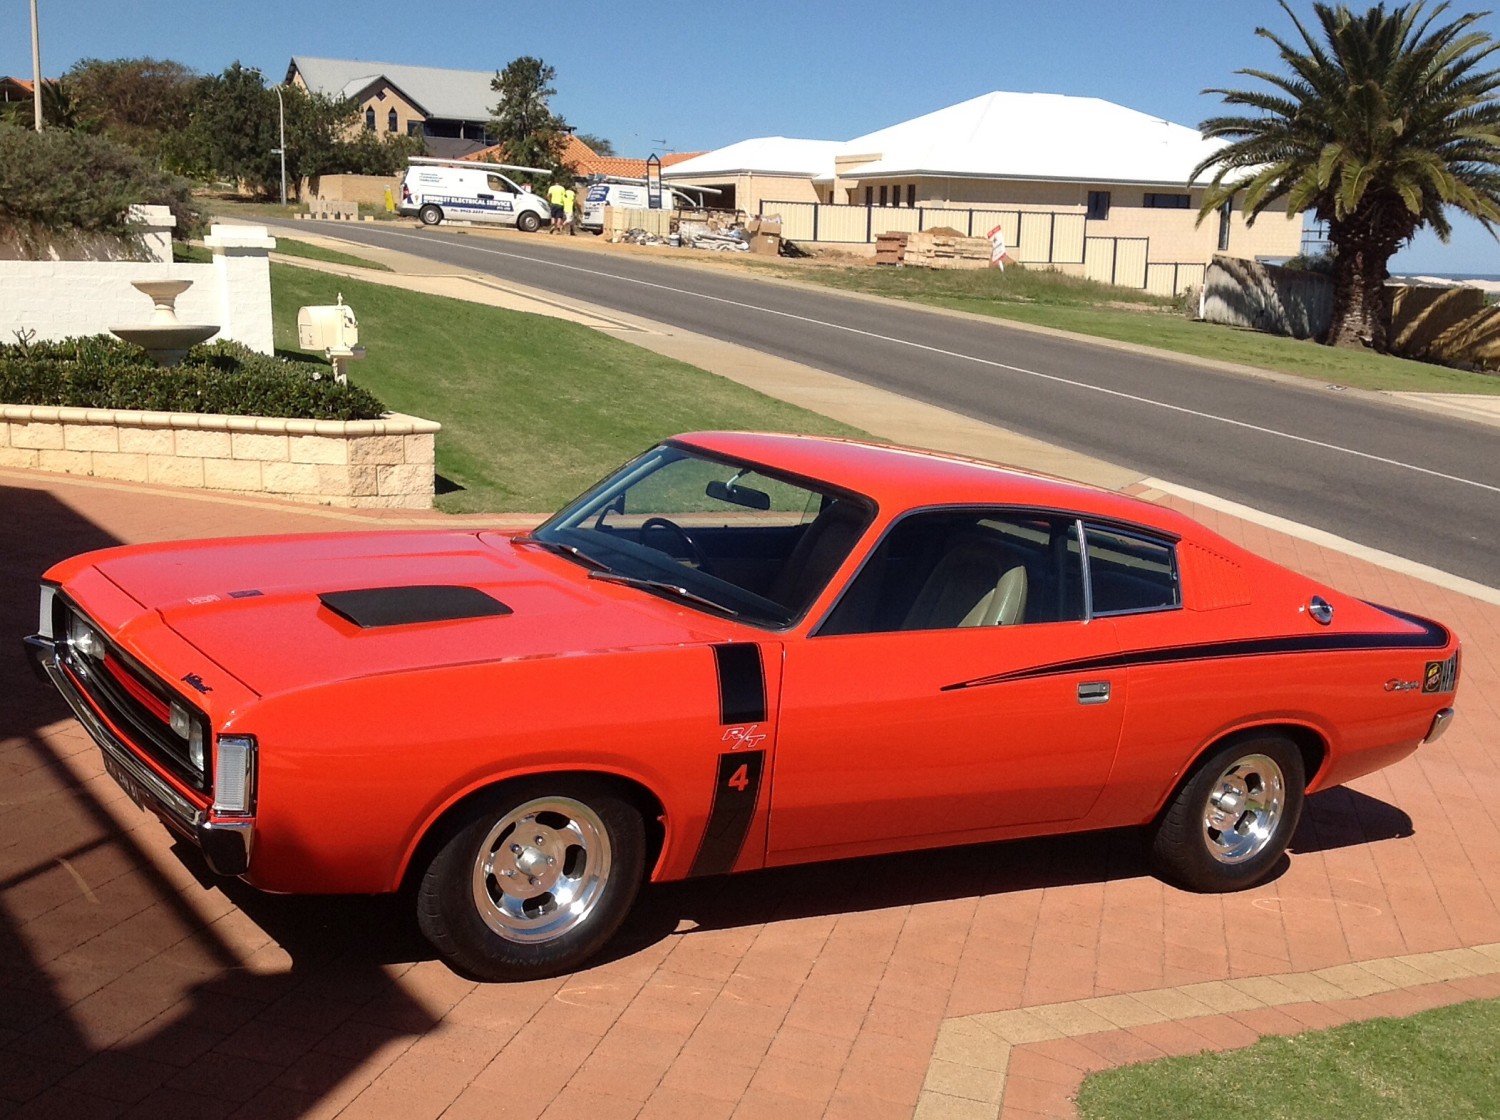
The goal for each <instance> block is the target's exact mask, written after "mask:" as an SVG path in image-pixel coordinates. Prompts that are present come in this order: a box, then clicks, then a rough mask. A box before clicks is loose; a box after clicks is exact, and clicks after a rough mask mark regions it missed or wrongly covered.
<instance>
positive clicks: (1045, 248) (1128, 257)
mask: <svg viewBox="0 0 1500 1120" xmlns="http://www.w3.org/2000/svg"><path fill="white" fill-rule="evenodd" d="M760 212H761V214H762V215H766V216H769V215H777V214H779V215H780V216H781V236H782V237H784V238H787V239H788V240H791V241H821V242H833V243H842V244H854V245H863V244H870V243H872V242H873V241H874V240H875V239H876V238H877V237H879V236H880V235H881V234H882V233H892V232H905V233H920V232H922V231H923V230H929V229H940V228H942V229H956V230H958V232H959V233H961V234H963V235H964V236H965V237H988V236H989V235H990V231H991V230H993V229H994V228H995V227H996V226H999V227H1000V229H1001V230H1002V231H1003V232H1004V236H1005V244H1006V247H1007V251H1008V252H1009V255H1010V258H1011V259H1012V260H1014V261H1017V262H1019V263H1020V264H1025V265H1082V266H1083V274H1084V275H1085V276H1086V277H1088V278H1089V279H1090V280H1098V281H1100V282H1101V283H1104V284H1116V285H1118V286H1120V287H1125V288H1141V289H1144V290H1145V291H1148V292H1150V293H1152V294H1153V295H1161V296H1175V295H1181V294H1182V293H1183V292H1185V291H1187V290H1189V289H1191V288H1196V287H1198V286H1199V285H1201V284H1202V283H1203V277H1204V274H1205V272H1206V270H1207V265H1206V264H1201V263H1186V262H1184V263H1173V262H1160V261H1152V260H1150V240H1149V239H1148V238H1144V237H1090V236H1088V234H1087V228H1088V219H1087V217H1086V216H1085V215H1083V214H1079V213H1072V212H1061V211H1050V210H1002V209H994V208H989V207H970V208H953V209H950V208H940V207H935V206H933V207H928V206H915V207H907V206H850V205H846V204H843V203H833V202H770V201H766V202H762V203H761V206H760Z"/></svg>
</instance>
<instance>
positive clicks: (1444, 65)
mask: <svg viewBox="0 0 1500 1120" xmlns="http://www.w3.org/2000/svg"><path fill="white" fill-rule="evenodd" d="M1280 3H1281V7H1282V10H1283V11H1285V12H1286V14H1287V15H1288V16H1290V17H1291V20H1292V23H1293V24H1294V25H1295V26H1296V28H1297V32H1298V34H1299V35H1300V37H1301V40H1302V41H1301V44H1300V45H1299V46H1298V47H1294V46H1292V45H1290V44H1288V43H1286V42H1284V41H1283V40H1282V39H1280V38H1278V37H1277V36H1276V35H1274V34H1273V33H1271V32H1270V31H1267V30H1266V29H1265V28H1263V27H1260V28H1256V31H1255V33H1256V34H1257V35H1260V36H1262V37H1264V38H1266V39H1269V40H1271V42H1273V43H1275V44H1276V47H1277V49H1278V50H1279V51H1280V53H1281V60H1282V62H1284V63H1285V64H1286V65H1287V67H1288V68H1290V70H1291V73H1290V75H1280V74H1271V73H1267V72H1265V71H1262V70H1241V71H1238V73H1240V74H1244V75H1246V76H1248V77H1252V78H1258V79H1260V80H1261V81H1263V82H1266V83H1267V84H1269V85H1270V86H1272V87H1273V88H1272V90H1271V91H1244V90H1229V89H1209V90H1204V92H1205V93H1217V94H1221V95H1223V98H1224V101H1225V103H1226V104H1228V105H1237V106H1243V107H1245V108H1248V109H1252V110H1254V111H1255V114H1254V115H1251V116H1223V117H1211V118H1210V119H1208V120H1206V121H1204V122H1203V123H1202V124H1201V125H1199V126H1198V127H1199V129H1200V131H1202V133H1203V134H1204V136H1206V137H1210V138H1214V139H1222V140H1227V141H1228V143H1227V144H1226V145H1225V146H1224V147H1223V148H1220V149H1219V151H1218V152H1216V153H1215V154H1214V155H1212V156H1210V157H1209V158H1208V159H1205V160H1204V161H1203V163H1201V164H1200V165H1199V166H1198V167H1197V168H1195V169H1194V170H1193V179H1197V178H1198V176H1199V175H1201V174H1203V173H1204V172H1206V171H1208V170H1209V169H1213V170H1214V177H1213V179H1212V181H1211V184H1210V186H1209V189H1208V190H1207V192H1206V193H1205V195H1204V198H1203V209H1202V211H1201V212H1200V214H1199V221H1202V220H1203V218H1205V217H1207V216H1208V215H1209V214H1211V213H1213V212H1214V211H1215V210H1217V209H1218V208H1219V207H1221V206H1222V205H1224V204H1225V203H1226V202H1229V201H1230V200H1232V199H1233V198H1234V196H1235V195H1237V194H1239V193H1241V192H1243V193H1244V203H1243V206H1244V213H1245V220H1246V221H1247V222H1253V221H1254V220H1255V216H1256V215H1257V214H1259V213H1260V212H1261V211H1262V210H1264V209H1265V208H1266V207H1267V206H1268V205H1270V204H1271V203H1272V202H1275V201H1278V200H1280V199H1282V198H1285V199H1286V201H1287V208H1288V209H1289V210H1291V211H1294V212H1296V211H1311V212H1312V213H1313V214H1314V215H1316V217H1317V218H1318V220H1319V221H1322V222H1326V223H1327V226H1328V239H1329V241H1330V242H1331V244H1332V247H1333V253H1334V299H1333V320H1332V325H1331V326H1330V328H1329V332H1328V337H1327V338H1325V339H1324V341H1325V342H1329V343H1332V344H1333V345H1336V346H1367V347H1369V348H1371V349H1373V350H1376V351H1378V352H1380V353H1385V352H1386V351H1387V350H1388V349H1389V333H1390V309H1389V304H1388V303H1387V302H1386V299H1385V295H1384V287H1385V281H1386V279H1387V278H1388V276H1389V273H1388V272H1387V271H1386V264H1387V262H1388V261H1389V260H1390V258H1391V256H1392V254H1394V253H1395V252H1396V250H1397V249H1399V248H1400V247H1401V246H1402V245H1403V244H1405V243H1406V242H1407V241H1409V240H1410V239H1411V237H1412V235H1413V234H1415V233H1416V232H1417V230H1419V229H1421V228H1422V227H1423V226H1431V227H1432V228H1433V230H1435V231H1436V232H1437V234H1438V236H1439V237H1440V238H1441V239H1442V240H1443V241H1445V242H1446V241H1447V240H1448V237H1449V234H1450V233H1451V227H1450V226H1449V224H1448V219H1447V217H1446V216H1445V213H1446V210H1447V208H1448V207H1453V208H1455V209H1456V210H1459V211H1462V212H1463V213H1466V214H1470V215H1472V216H1473V217H1475V218H1477V219H1478V220H1479V222H1480V223H1481V224H1482V225H1483V226H1484V228H1485V230H1486V231H1487V232H1489V233H1490V234H1491V235H1495V234H1496V226H1497V224H1500V99H1497V90H1500V70H1481V69H1480V66H1481V63H1483V62H1484V61H1485V60H1486V59H1488V58H1489V57H1490V56H1491V55H1493V54H1494V53H1495V52H1496V51H1497V50H1500V42H1496V41H1494V40H1492V39H1491V38H1490V37H1489V36H1488V35H1486V34H1484V33H1483V32H1479V31H1474V30H1471V29H1472V27H1473V25H1474V23H1475V22H1476V21H1477V20H1479V19H1482V18H1483V17H1484V16H1486V15H1488V14H1489V13H1487V12H1475V13H1469V14H1467V15H1463V16H1461V17H1459V18H1458V19H1456V20H1454V21H1453V22H1452V23H1447V24H1443V25H1442V26H1435V24H1436V22H1437V20H1438V17H1440V16H1441V15H1442V14H1443V13H1444V12H1445V11H1446V10H1447V9H1448V4H1447V2H1446V0H1444V2H1443V3H1439V4H1438V5H1437V6H1436V7H1434V8H1433V9H1432V11H1431V14H1430V15H1428V14H1424V7H1425V0H1417V2H1416V3H1414V4H1412V5H1411V6H1409V7H1400V8H1395V9H1394V10H1392V11H1390V12H1387V11H1386V10H1385V5H1384V4H1379V5H1376V6H1375V7H1373V8H1371V9H1370V10H1369V11H1367V12H1366V13H1365V14H1364V15H1356V14H1355V13H1353V12H1351V11H1350V10H1349V9H1348V8H1346V7H1344V6H1343V5H1338V6H1332V5H1328V4H1321V3H1315V4H1314V5H1313V12H1314V14H1315V15H1316V16H1317V20H1318V23H1319V24H1320V25H1321V30H1322V39H1323V41H1322V42H1319V41H1318V40H1317V39H1315V38H1314V36H1313V35H1312V34H1311V33H1310V32H1309V31H1308V29H1307V28H1306V27H1304V26H1303V24H1302V23H1301V21H1299V20H1298V19H1297V17H1296V16H1295V15H1293V14H1292V10H1291V8H1290V7H1288V6H1287V3H1286V0H1280Z"/></svg>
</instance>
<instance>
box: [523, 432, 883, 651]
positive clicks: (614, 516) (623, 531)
mask: <svg viewBox="0 0 1500 1120" xmlns="http://www.w3.org/2000/svg"><path fill="white" fill-rule="evenodd" d="M873 516H874V508H873V506H872V504H871V503H870V502H869V501H868V500H867V499H865V498H862V497H859V496H858V495H854V494H849V493H847V492H844V491H841V490H835V489H833V488H832V487H829V486H826V485H824V484H820V483H815V482H809V481H808V480H806V479H796V478H791V477H788V476H783V475H778V474H776V473H775V472H772V471H768V470H765V469H763V468H757V467H753V466H750V465H747V464H744V463H736V462H733V461H731V460H727V459H720V458H716V457H712V456H709V455H707V454H705V453H704V452H701V451H697V450H690V449H687V448H684V447H679V446H675V445H670V444H669V445H664V446H661V447H656V448H653V449H652V450H650V451H648V452H646V454H644V455H642V456H641V457H640V458H638V459H636V460H634V461H633V462H630V463H627V464H626V465H625V466H624V467H622V468H621V469H620V470H618V471H617V472H615V473H614V474H613V475H611V476H610V477H609V478H606V479H605V480H604V481H603V482H601V483H600V484H599V485H598V486H596V487H595V488H594V489H592V490H590V491H588V492H587V493H586V494H584V495H583V496H582V497H581V498H579V499H578V500H577V501H575V502H573V503H572V504H571V505H569V506H567V507H566V508H564V509H563V510H562V511H561V512H559V513H558V514H556V515H555V516H554V517H553V518H552V519H551V520H549V521H548V522H547V523H546V524H544V525H543V526H542V527H541V528H539V529H537V530H536V532H535V533H533V534H532V535H531V536H530V537H529V538H525V537H523V538H519V542H520V543H521V544H526V543H531V542H534V543H537V544H541V545H545V546H548V547H551V548H553V549H554V550H556V551H558V552H559V553H560V554H562V555H565V556H569V557H570V558H572V559H574V560H575V561H576V562H578V563H580V564H582V565H584V566H585V567H588V568H589V569H590V576H591V577H593V578H596V579H608V580H611V581H614V582H620V583H626V584H629V585H631V586H637V587H640V588H641V589H642V590H645V591H647V592H650V593H653V594H659V595H663V596H666V597H670V598H675V599H677V600H678V601H680V602H682V603H683V604H685V605H687V606H690V607H693V608H695V609H701V610H709V611H713V612H716V613H721V614H725V615H731V616H734V617H736V618H739V619H741V620H743V621H746V622H750V623H752V624H755V625H762V626H774V627H780V626H786V625H788V624H789V623H791V622H793V621H795V620H796V619H797V618H799V617H801V615H802V614H803V613H805V612H806V610H807V608H808V607H810V606H811V605H812V602H813V600H814V599H816V598H817V596H818V593H819V592H820V591H822V590H823V588H824V587H825V586H826V585H827V583H828V581H829V579H830V578H832V576H833V573H834V572H835V571H836V570H837V569H838V567H839V565H840V564H841V563H843V561H844V559H845V558H846V557H847V556H848V555H849V553H850V551H851V550H852V549H853V547H854V545H855V543H856V542H857V541H858V539H859V537H860V535H861V534H862V533H863V532H864V530H865V529H866V528H867V527H868V526H869V524H870V521H871V520H872V518H873Z"/></svg>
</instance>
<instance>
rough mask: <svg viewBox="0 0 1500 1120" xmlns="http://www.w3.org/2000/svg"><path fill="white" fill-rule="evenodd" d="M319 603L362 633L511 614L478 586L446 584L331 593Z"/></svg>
mask: <svg viewBox="0 0 1500 1120" xmlns="http://www.w3.org/2000/svg"><path fill="white" fill-rule="evenodd" d="M318 600H319V602H321V603H322V604H323V605H324V606H325V607H327V608H328V609H329V610H331V611H332V612H333V613H334V614H336V615H338V616H339V617H340V618H343V619H346V620H347V621H349V622H352V623H354V625H356V626H358V627H359V628H360V629H361V630H370V629H373V628H375V627H379V626H408V625H411V624H412V623H418V622H451V621H453V620H455V619H460V618H494V617H498V616H500V615H507V614H510V613H511V609H510V608H509V607H507V606H506V605H505V604H504V603H502V602H501V601H500V600H499V599H496V598H494V597H493V596H491V595H486V594H485V593H484V592H483V591H480V590H479V588H477V587H452V586H446V585H441V584H440V585H436V586H418V587H365V588H360V589H359V590H357V591H329V592H326V593H324V594H322V595H319V596H318Z"/></svg>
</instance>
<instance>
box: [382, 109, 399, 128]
mask: <svg viewBox="0 0 1500 1120" xmlns="http://www.w3.org/2000/svg"><path fill="white" fill-rule="evenodd" d="M385 130H386V131H387V132H395V131H396V130H397V124H396V110H394V109H392V110H391V111H390V112H389V113H387V114H386V115H385Z"/></svg>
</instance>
